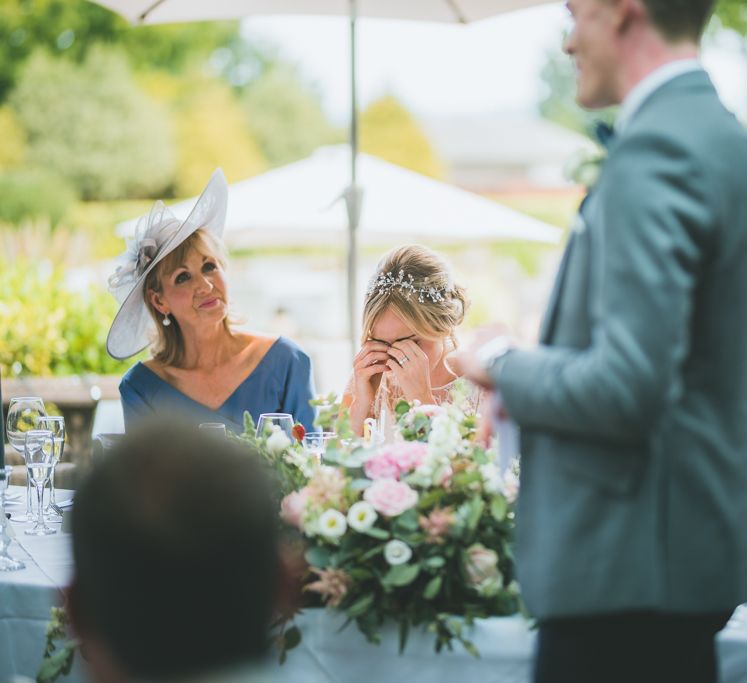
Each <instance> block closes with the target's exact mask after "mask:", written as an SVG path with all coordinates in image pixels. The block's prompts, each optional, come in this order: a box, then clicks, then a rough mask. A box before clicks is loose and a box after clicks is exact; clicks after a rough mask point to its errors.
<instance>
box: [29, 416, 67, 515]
mask: <svg viewBox="0 0 747 683" xmlns="http://www.w3.org/2000/svg"><path fill="white" fill-rule="evenodd" d="M36 426H37V428H38V429H48V430H49V431H50V432H52V437H53V439H54V464H53V465H52V475H51V476H50V478H49V504H48V505H47V508H46V510H44V514H45V515H46V517H47V518H48V519H52V520H53V521H58V520H60V519H62V516H61V515H59V514H58V513H57V512H55V510H54V507H53V506H54V505H57V499H56V498H55V494H54V472H55V469H56V467H57V463H58V462H60V460H62V454H63V452H64V450H65V418H64V417H61V416H59V415H54V416H48V417H40V418H39V419H38V420H37V424H36Z"/></svg>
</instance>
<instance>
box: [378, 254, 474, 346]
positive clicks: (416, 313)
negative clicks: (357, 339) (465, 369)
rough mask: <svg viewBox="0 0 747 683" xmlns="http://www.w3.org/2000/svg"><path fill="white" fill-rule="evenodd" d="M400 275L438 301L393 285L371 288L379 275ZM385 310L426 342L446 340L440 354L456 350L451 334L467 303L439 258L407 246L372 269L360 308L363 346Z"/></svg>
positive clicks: (394, 276)
mask: <svg viewBox="0 0 747 683" xmlns="http://www.w3.org/2000/svg"><path fill="white" fill-rule="evenodd" d="M400 273H401V274H402V277H403V279H404V280H405V281H407V282H411V283H412V285H413V287H414V288H415V289H416V290H419V289H425V290H428V289H430V288H433V289H434V290H436V291H437V292H438V293H439V294H440V296H441V298H440V300H439V297H438V296H436V297H430V296H429V295H427V294H425V295H423V296H419V295H418V293H417V292H413V291H412V290H411V289H409V288H401V287H399V286H398V285H397V284H394V285H393V286H386V287H376V286H375V283H376V281H377V280H378V279H379V278H380V277H381V276H384V277H387V276H389V274H391V277H393V278H395V279H397V278H398V277H399V275H400ZM410 278H412V279H410ZM434 298H435V300H434ZM421 299H422V301H421ZM388 308H391V309H392V310H393V311H394V312H396V313H397V315H399V316H400V317H401V318H402V320H404V321H405V322H406V323H407V325H409V326H410V327H411V328H412V329H413V331H414V332H415V333H416V334H417V335H418V336H421V337H423V338H425V339H429V340H438V339H444V338H445V339H447V340H448V341H449V343H450V344H451V348H450V349H448V350H447V349H444V352H445V353H449V352H450V351H453V350H454V349H456V347H457V340H456V336H455V334H454V333H455V330H456V328H457V327H459V325H461V324H462V322H463V321H464V316H465V314H466V312H467V309H468V308H469V300H468V299H467V293H466V291H465V289H464V288H463V287H462V286H461V285H458V284H456V283H455V282H454V280H453V278H452V275H451V269H450V268H449V266H448V264H447V263H446V261H445V260H444V258H443V257H442V256H441V255H439V254H437V253H436V252H434V251H432V250H431V249H428V248H427V247H424V246H422V245H419V244H409V245H406V246H403V247H398V248H397V249H393V250H392V251H390V252H389V253H388V254H386V255H385V256H384V258H382V259H381V261H379V265H378V266H377V267H376V273H375V275H374V276H373V278H372V279H371V283H370V284H369V288H368V292H367V293H366V300H365V304H364V307H363V343H365V342H366V341H367V340H368V339H369V338H370V336H371V331H372V330H373V326H374V325H375V324H376V321H377V320H378V319H379V316H381V314H382V313H383V312H384V311H386V310H387V309H388Z"/></svg>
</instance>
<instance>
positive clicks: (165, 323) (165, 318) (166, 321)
mask: <svg viewBox="0 0 747 683" xmlns="http://www.w3.org/2000/svg"><path fill="white" fill-rule="evenodd" d="M169 325H171V318H169V314H168V313H166V314H165V315H164V316H163V326H164V327H168V326H169Z"/></svg>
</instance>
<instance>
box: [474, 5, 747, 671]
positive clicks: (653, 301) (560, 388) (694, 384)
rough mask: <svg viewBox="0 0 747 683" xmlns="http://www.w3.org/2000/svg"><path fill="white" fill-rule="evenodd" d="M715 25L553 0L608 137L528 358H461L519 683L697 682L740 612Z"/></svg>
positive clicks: (727, 143)
mask: <svg viewBox="0 0 747 683" xmlns="http://www.w3.org/2000/svg"><path fill="white" fill-rule="evenodd" d="M712 4H713V2H712V0H569V2H568V3H567V6H568V9H569V10H570V12H571V15H572V17H573V23H574V27H573V31H572V32H571V33H570V35H569V36H568V38H567V42H566V45H565V49H566V52H567V53H568V54H569V55H570V56H571V57H572V58H573V59H574V60H575V63H576V67H577V79H578V95H577V97H578V100H579V102H580V104H582V105H583V106H585V107H588V108H600V107H605V106H608V105H613V104H622V108H621V111H620V115H619V118H618V121H617V123H616V127H615V136H614V139H613V140H612V141H611V144H610V149H609V155H608V158H607V160H606V162H605V163H604V166H603V168H602V170H601V174H600V177H599V180H598V182H597V183H596V185H595V186H594V187H593V188H592V190H591V192H590V193H589V196H588V197H587V198H586V200H585V201H584V203H583V204H582V207H581V210H580V215H579V217H578V220H577V221H576V223H575V225H574V229H573V231H572V234H571V237H570V240H569V243H568V246H567V249H566V252H565V255H564V258H563V261H562V263H561V267H560V271H559V274H558V277H557V281H556V285H555V289H554V292H553V294H552V296H551V301H550V304H549V307H548V310H547V313H546V316H545V320H544V322H543V327H542V330H541V338H540V345H539V346H538V347H536V348H534V349H531V350H520V349H512V348H511V347H510V345H509V344H508V343H507V342H506V340H505V339H497V340H493V341H492V342H489V343H488V344H483V345H482V347H479V348H478V347H473V349H472V350H469V351H466V352H465V353H463V354H462V355H461V357H460V358H459V364H460V366H461V369H462V370H463V371H464V372H466V374H467V375H468V376H471V377H472V378H473V379H474V380H476V381H478V382H480V383H482V384H484V385H485V386H492V387H494V388H496V389H497V390H498V391H499V392H500V395H501V396H502V400H503V402H504V406H505V408H506V410H507V412H508V414H509V415H510V416H511V417H512V418H513V419H514V420H515V421H516V422H517V423H518V425H519V426H520V428H521V452H522V462H521V492H520V495H519V504H518V516H517V526H518V529H517V548H516V553H517V564H518V571H519V581H520V584H521V588H522V592H523V595H524V598H525V601H526V604H527V606H528V608H529V610H530V612H531V613H532V614H533V615H534V616H535V617H536V618H537V619H538V621H539V638H538V653H537V662H536V670H535V680H536V681H537V682H538V683H550V682H552V683H559V682H561V681H562V682H569V683H571V682H572V683H585V682H589V683H607V682H609V681H625V682H626V683H641V682H642V681H652V682H653V681H657V683H658V682H669V681H672V682H676V683H682V682H683V681H694V682H695V681H697V682H699V683H701V682H705V681H715V680H716V663H715V656H714V635H715V633H716V632H717V631H718V630H719V629H720V628H721V627H722V626H723V625H724V624H725V622H726V620H727V619H728V616H729V614H730V612H731V611H732V610H733V609H734V607H735V606H736V605H737V604H739V603H740V602H743V601H746V600H747V133H745V130H744V129H743V127H742V126H740V124H739V123H738V122H737V121H736V120H735V118H734V117H733V116H732V115H731V114H730V113H728V112H727V111H726V110H725V109H724V107H723V106H722V104H721V103H720V101H719V99H718V96H717V94H716V92H715V90H714V88H713V85H712V84H711V81H710V80H709V78H708V76H707V75H706V73H705V72H704V71H703V70H702V68H701V66H700V64H699V62H698V61H697V57H698V43H699V40H700V36H701V34H702V31H703V28H704V26H705V24H706V21H707V19H708V17H709V15H710V12H711V10H712Z"/></svg>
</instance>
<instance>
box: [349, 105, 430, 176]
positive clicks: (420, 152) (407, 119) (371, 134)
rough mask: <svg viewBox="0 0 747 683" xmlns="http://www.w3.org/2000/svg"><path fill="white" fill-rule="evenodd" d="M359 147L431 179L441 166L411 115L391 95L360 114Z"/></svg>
mask: <svg viewBox="0 0 747 683" xmlns="http://www.w3.org/2000/svg"><path fill="white" fill-rule="evenodd" d="M360 121H361V150H362V151H364V152H368V153H369V154H373V155H374V156H378V157H381V158H382V159H386V160H387V161H389V162H391V163H393V164H398V165H399V166H403V167H405V168H409V169H411V170H413V171H417V172H418V173H422V174H424V175H427V176H431V177H434V178H442V177H443V175H444V168H443V164H442V163H441V161H440V160H439V159H438V156H437V155H436V152H435V150H434V149H433V147H432V146H431V144H430V142H429V141H428V138H427V137H426V135H425V133H423V131H422V130H421V129H420V127H419V126H418V123H417V121H416V120H415V118H414V117H413V116H412V114H410V112H408V111H407V109H405V107H404V106H403V105H402V104H400V102H399V101H398V100H397V99H396V98H395V97H392V96H391V95H387V96H385V97H382V98H380V99H378V100H376V101H374V102H372V103H371V104H370V105H369V106H368V107H366V109H365V110H364V111H363V113H362V114H361V119H360Z"/></svg>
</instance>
